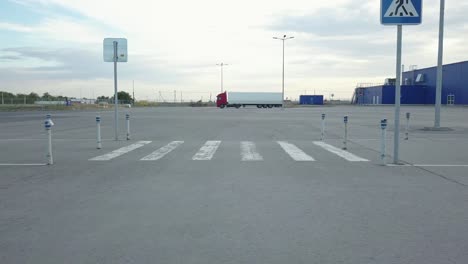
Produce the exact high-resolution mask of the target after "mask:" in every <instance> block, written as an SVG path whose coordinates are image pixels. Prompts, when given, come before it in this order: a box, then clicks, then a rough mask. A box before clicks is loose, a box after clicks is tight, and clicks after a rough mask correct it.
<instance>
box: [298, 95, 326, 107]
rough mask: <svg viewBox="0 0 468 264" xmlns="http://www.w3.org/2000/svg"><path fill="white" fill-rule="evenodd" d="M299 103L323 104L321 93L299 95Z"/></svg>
mask: <svg viewBox="0 0 468 264" xmlns="http://www.w3.org/2000/svg"><path fill="white" fill-rule="evenodd" d="M299 104H301V105H323V95H301V96H300V97H299Z"/></svg>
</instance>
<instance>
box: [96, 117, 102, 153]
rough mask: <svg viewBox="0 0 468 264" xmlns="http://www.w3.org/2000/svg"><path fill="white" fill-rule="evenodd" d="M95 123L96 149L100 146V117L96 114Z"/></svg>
mask: <svg viewBox="0 0 468 264" xmlns="http://www.w3.org/2000/svg"><path fill="white" fill-rule="evenodd" d="M96 125H97V149H101V148H102V141H101V117H100V116H96Z"/></svg>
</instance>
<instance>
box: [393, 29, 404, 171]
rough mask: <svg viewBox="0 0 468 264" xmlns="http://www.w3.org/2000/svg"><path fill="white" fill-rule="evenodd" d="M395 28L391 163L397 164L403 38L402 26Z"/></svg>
mask: <svg viewBox="0 0 468 264" xmlns="http://www.w3.org/2000/svg"><path fill="white" fill-rule="evenodd" d="M397 27H398V30H397V60H396V83H395V128H394V130H395V131H394V138H393V143H394V146H393V163H394V164H398V162H399V160H400V159H399V153H400V103H401V53H402V52H401V49H402V38H403V26H402V25H398V26H397Z"/></svg>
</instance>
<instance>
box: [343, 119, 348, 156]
mask: <svg viewBox="0 0 468 264" xmlns="http://www.w3.org/2000/svg"><path fill="white" fill-rule="evenodd" d="M348 119H349V118H348V116H345V117H344V118H343V122H344V140H343V149H344V150H347V149H348Z"/></svg>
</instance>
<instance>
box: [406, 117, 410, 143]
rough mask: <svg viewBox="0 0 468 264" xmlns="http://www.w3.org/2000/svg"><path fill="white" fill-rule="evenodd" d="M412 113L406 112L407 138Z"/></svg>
mask: <svg viewBox="0 0 468 264" xmlns="http://www.w3.org/2000/svg"><path fill="white" fill-rule="evenodd" d="M410 117H411V114H410V113H406V131H405V140H408V139H409V121H410Z"/></svg>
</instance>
